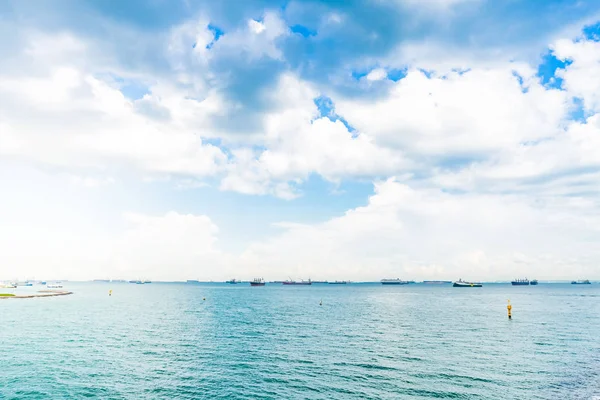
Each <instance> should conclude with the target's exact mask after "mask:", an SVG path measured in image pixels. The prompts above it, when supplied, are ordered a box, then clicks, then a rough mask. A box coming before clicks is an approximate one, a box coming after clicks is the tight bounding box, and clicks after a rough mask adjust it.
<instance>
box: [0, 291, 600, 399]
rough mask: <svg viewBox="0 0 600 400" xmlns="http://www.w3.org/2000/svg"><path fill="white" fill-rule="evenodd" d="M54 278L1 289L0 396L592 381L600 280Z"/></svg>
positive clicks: (322, 392)
mask: <svg viewBox="0 0 600 400" xmlns="http://www.w3.org/2000/svg"><path fill="white" fill-rule="evenodd" d="M64 285H65V289H68V290H71V291H73V292H74V294H73V295H71V296H63V297H53V298H46V299H43V298H38V299H9V300H0V316H1V329H0V362H1V364H0V365H1V372H0V398H3V399H81V398H99V399H430V398H454V399H586V400H591V399H594V398H595V396H600V284H592V285H569V284H543V283H541V284H540V285H538V286H529V287H512V286H510V285H507V284H488V285H485V286H484V287H483V288H452V287H451V285H444V286H438V285H423V284H414V285H406V286H382V285H379V284H351V285H318V284H316V285H312V286H306V287H286V286H282V285H276V284H267V286H265V287H250V286H249V285H248V284H238V285H227V284H197V285H190V284H174V283H173V284H166V283H152V284H147V285H133V284H126V283H111V284H109V283H74V282H66V283H64ZM33 289H37V288H35V287H34V288H33ZM109 289H112V290H113V294H112V296H111V297H109V296H108V291H109ZM203 298H205V300H203ZM507 299H510V300H511V303H512V305H513V319H512V320H511V321H509V320H508V318H507V311H506V304H507ZM321 301H322V305H319V303H320V302H321ZM598 398H600V397H598Z"/></svg>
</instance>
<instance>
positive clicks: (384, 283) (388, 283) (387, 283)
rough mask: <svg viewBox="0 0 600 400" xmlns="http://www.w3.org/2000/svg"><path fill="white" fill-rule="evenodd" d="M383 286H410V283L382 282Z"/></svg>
mask: <svg viewBox="0 0 600 400" xmlns="http://www.w3.org/2000/svg"><path fill="white" fill-rule="evenodd" d="M381 284H382V285H408V282H381Z"/></svg>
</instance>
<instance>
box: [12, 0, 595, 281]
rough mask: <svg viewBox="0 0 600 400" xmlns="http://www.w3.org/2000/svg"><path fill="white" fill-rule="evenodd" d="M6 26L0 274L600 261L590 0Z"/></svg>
mask: <svg viewBox="0 0 600 400" xmlns="http://www.w3.org/2000/svg"><path fill="white" fill-rule="evenodd" d="M0 19H1V21H2V22H3V23H2V24H1V25H2V27H1V28H0V35H1V37H2V38H3V39H0V56H1V57H2V59H3V60H5V62H3V65H2V66H0V80H1V81H2V83H1V84H0V94H1V98H2V100H0V165H2V174H0V179H1V180H0V185H1V187H2V188H3V191H4V192H5V193H6V195H5V196H3V198H2V199H1V200H0V206H2V211H1V212H0V215H2V216H3V218H4V219H5V221H9V222H10V223H7V224H5V226H4V227H3V228H2V229H3V231H0V237H2V238H4V240H5V242H4V246H5V247H6V249H7V251H6V253H5V254H4V256H3V257H4V258H5V259H4V260H3V261H4V262H3V263H1V264H3V265H7V267H3V268H5V269H0V280H1V279H12V278H14V277H20V278H26V277H31V276H38V277H42V276H43V277H47V278H50V277H53V276H62V277H68V278H72V279H89V278H96V277H98V276H99V275H102V277H114V278H118V277H121V278H136V277H140V276H142V275H143V276H146V277H148V278H151V279H192V278H194V279H196V278H202V279H222V278H223V279H224V278H228V277H229V278H230V277H232V276H235V277H238V278H249V277H253V276H254V275H256V274H259V275H264V276H265V277H269V278H273V279H276V278H285V277H288V276H291V275H293V276H295V277H297V278H301V277H305V276H308V275H310V276H312V277H313V278H317V277H322V278H323V279H336V278H338V279H342V278H347V279H357V280H361V279H381V278H382V277H386V276H401V277H406V279H408V278H410V279H426V278H431V279H454V278H456V277H457V274H458V275H461V276H463V277H465V276H467V275H470V276H472V277H473V278H478V279H481V278H490V279H491V278H494V279H495V278H498V279H508V278H513V277H514V276H513V275H515V276H516V275H520V274H527V275H528V276H533V275H534V274H535V275H538V276H539V278H544V277H546V278H548V279H550V278H556V279H558V278H565V279H571V276H570V274H571V273H573V271H575V272H576V273H578V274H580V275H585V276H586V277H587V276H592V277H594V276H595V277H598V278H600V271H598V269H597V267H596V266H595V265H597V263H596V262H597V261H600V259H598V257H600V255H599V254H598V251H597V250H596V249H595V248H594V247H593V246H591V245H590V244H589V243H590V242H593V240H595V239H600V238H598V237H597V236H598V235H597V233H596V230H595V229H594V228H593V226H591V225H590V221H594V220H595V218H598V216H599V215H600V213H599V211H600V209H599V208H598V187H597V178H598V177H599V174H600V159H598V158H597V157H598V156H597V154H600V153H599V152H597V151H595V149H600V145H599V144H598V139H597V137H598V130H599V129H600V127H599V126H600V125H599V123H598V121H597V120H598V118H596V114H597V113H598V111H599V110H600V98H599V97H598V95H597V94H596V93H598V91H597V90H596V89H600V76H598V73H597V72H596V71H598V70H600V69H599V68H598V67H599V65H598V63H599V62H600V50H599V46H598V41H599V39H600V36H599V32H600V30H599V29H600V28H599V27H600V25H599V22H598V21H600V4H598V3H597V2H594V1H578V2H573V1H547V2H530V1H489V0H431V1H413V0H365V1H246V2H238V1H221V2H206V1H192V0H182V1H163V0H146V1H137V0H135V1H133V0H132V1H127V2H122V1H103V2H96V1H89V2H85V1H71V0H56V1H28V2H22V1H15V0H8V1H6V0H5V1H3V2H1V4H0ZM548 227H553V228H554V229H555V231H554V232H552V231H549V230H548ZM557 232H570V234H571V236H570V241H569V242H568V243H565V242H564V240H562V236H561V235H559V234H558V233H557ZM459 238H460V240H459ZM517 238H519V240H517ZM67 244H69V245H67ZM9 250H10V251H9ZM94 254H101V255H102V256H101V257H94Z"/></svg>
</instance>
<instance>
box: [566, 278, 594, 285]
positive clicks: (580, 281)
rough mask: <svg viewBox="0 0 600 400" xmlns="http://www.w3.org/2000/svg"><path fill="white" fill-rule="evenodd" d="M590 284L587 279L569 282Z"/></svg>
mask: <svg viewBox="0 0 600 400" xmlns="http://www.w3.org/2000/svg"><path fill="white" fill-rule="evenodd" d="M590 284H591V282H590V281H588V280H587V279H583V280H579V281H573V282H571V285H590Z"/></svg>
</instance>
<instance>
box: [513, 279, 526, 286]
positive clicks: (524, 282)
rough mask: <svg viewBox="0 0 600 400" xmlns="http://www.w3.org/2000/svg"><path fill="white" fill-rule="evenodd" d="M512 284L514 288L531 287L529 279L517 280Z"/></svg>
mask: <svg viewBox="0 0 600 400" xmlns="http://www.w3.org/2000/svg"><path fill="white" fill-rule="evenodd" d="M510 284H511V285H513V286H529V279H527V278H525V279H515V280H514V281H511V282H510Z"/></svg>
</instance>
